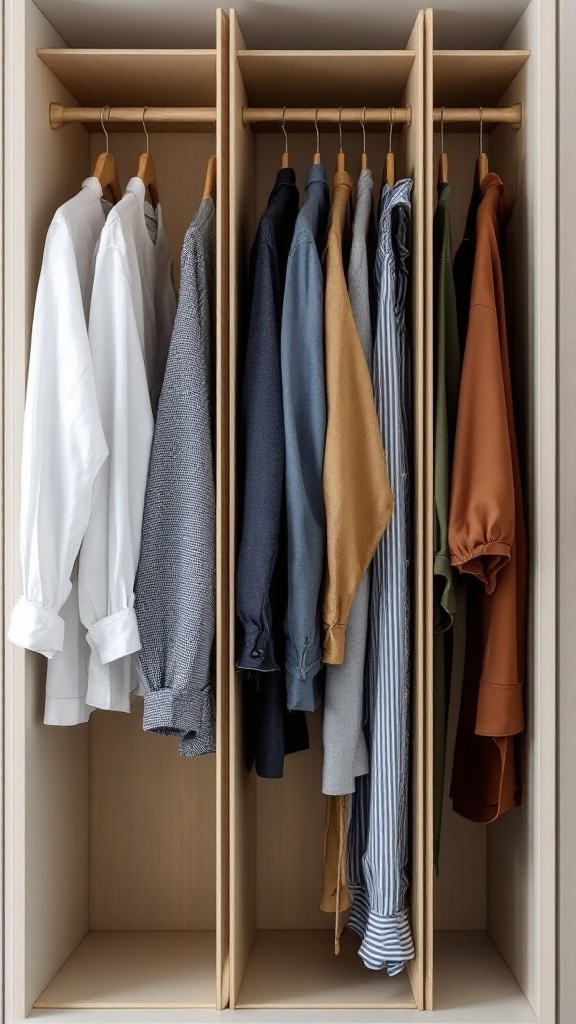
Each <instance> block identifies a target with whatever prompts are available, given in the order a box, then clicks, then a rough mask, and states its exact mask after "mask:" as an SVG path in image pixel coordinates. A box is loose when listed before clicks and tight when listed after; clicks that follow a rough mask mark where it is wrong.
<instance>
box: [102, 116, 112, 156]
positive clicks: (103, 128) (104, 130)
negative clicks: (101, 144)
mask: <svg viewBox="0 0 576 1024" xmlns="http://www.w3.org/2000/svg"><path fill="white" fill-rule="evenodd" d="M105 110H107V111H108V121H110V107H102V110H101V111H100V124H101V125H102V131H103V132H104V135H105V136H106V152H107V153H108V152H109V150H108V132H107V131H106V129H105V127H104V111H105Z"/></svg>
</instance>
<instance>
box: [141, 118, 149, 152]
mask: <svg viewBox="0 0 576 1024" xmlns="http://www.w3.org/2000/svg"><path fill="white" fill-rule="evenodd" d="M147 110H148V107H144V110H143V111H142V127H143V129H144V134H145V135H146V152H147V153H149V152H150V136H149V135H148V129H147V127H146V121H145V117H146V111H147Z"/></svg>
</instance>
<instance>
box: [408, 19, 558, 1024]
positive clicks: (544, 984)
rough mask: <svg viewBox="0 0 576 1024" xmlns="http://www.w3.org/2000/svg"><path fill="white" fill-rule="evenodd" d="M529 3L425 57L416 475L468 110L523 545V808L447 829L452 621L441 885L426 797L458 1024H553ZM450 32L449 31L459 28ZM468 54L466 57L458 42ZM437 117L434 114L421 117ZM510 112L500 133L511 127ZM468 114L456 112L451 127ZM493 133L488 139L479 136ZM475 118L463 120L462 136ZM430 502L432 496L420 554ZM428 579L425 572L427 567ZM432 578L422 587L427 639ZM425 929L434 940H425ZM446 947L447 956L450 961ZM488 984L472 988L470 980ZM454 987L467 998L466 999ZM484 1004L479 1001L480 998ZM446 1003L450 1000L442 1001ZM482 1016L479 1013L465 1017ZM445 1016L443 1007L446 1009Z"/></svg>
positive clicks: (545, 147)
mask: <svg viewBox="0 0 576 1024" xmlns="http://www.w3.org/2000/svg"><path fill="white" fill-rule="evenodd" d="M552 6H553V5H551V4H548V3H546V0H541V2H539V0H532V3H530V4H529V5H528V6H527V8H526V10H525V12H524V14H523V15H522V17H521V18H520V20H519V22H518V23H517V25H516V27H515V29H514V31H513V32H512V34H511V35H510V37H509V38H508V39H507V40H506V41H505V43H504V44H503V49H502V50H489V51H488V50H487V51H480V50H452V51H451V50H440V49H434V40H433V35H432V33H433V13H432V12H431V11H428V12H427V20H426V35H427V108H426V118H427V128H426V152H427V215H426V223H427V256H426V266H427V272H426V281H427V297H426V309H427V315H426V322H427V334H426V351H427V356H428V358H427V373H426V377H427V385H426V391H427V424H426V427H427V430H426V436H427V463H428V465H429V466H431V465H432V464H433V448H432V444H433V420H432V410H433V377H432V370H433V367H432V351H433V348H432V345H433V334H432V331H433V294H432V280H433V273H432V248H431V247H432V218H433V213H434V209H435V207H436V182H437V175H438V158H439V154H440V124H439V117H440V108H441V107H445V108H446V111H445V122H446V120H447V116H448V111H449V108H475V110H472V111H471V112H470V113H469V115H468V119H467V118H466V115H465V114H464V116H463V119H462V123H459V124H452V123H445V126H444V151H445V152H446V153H447V157H448V166H449V181H450V183H451V185H452V191H451V194H450V197H449V205H450V211H451V220H452V244H453V254H454V253H455V252H456V249H457V247H458V246H459V244H460V242H461V240H462V237H463V233H464V223H465V218H466V212H467V209H468V203H469V201H470V196H471V193H472V185H473V179H474V168H475V163H476V158H477V155H478V152H479V145H480V139H479V131H480V125H479V111H478V107H479V106H482V107H483V108H485V109H484V112H483V136H484V151H485V152H486V153H487V155H488V163H489V170H490V171H494V172H496V173H497V174H499V175H500V177H501V178H502V180H503V183H504V189H505V194H506V196H507V197H508V198H509V199H510V200H511V201H512V212H511V219H510V222H509V225H508V228H507V230H506V232H505V234H504V239H505V246H504V252H503V260H502V262H503V271H504V282H505V289H506V306H507V319H508V337H509V348H510V357H511V367H512V383H513V389H514V402H515V416H516V430H517V437H518V445H519V449H520V462H521V470H522V477H523V498H524V504H525V516H526V521H527V532H528V551H529V563H528V564H529V574H528V621H527V638H528V646H527V671H526V686H525V703H526V721H527V727H526V733H525V737H524V743H523V747H524V750H523V761H524V764H523V768H522V777H523V790H524V792H523V804H522V807H521V808H519V809H514V810H512V811H510V812H508V813H507V814H505V815H504V816H503V818H502V819H501V820H500V821H498V822H496V823H494V824H491V825H487V826H482V825H477V824H473V823H471V822H468V821H466V820H464V819H463V818H461V817H459V816H458V815H456V814H455V813H454V812H453V810H452V805H451V801H450V799H449V796H448V791H449V785H450V776H451V770H452V754H453V746H454V738H455V730H456V721H457V715H458V710H459V699H460V694H459V693H458V692H455V691H454V687H455V686H456V681H457V680H458V679H460V678H461V672H460V665H461V659H462V655H463V638H464V630H465V623H464V614H463V609H462V605H461V604H460V606H459V610H460V614H459V615H458V614H457V616H456V633H455V644H456V659H455V672H454V675H453V693H452V699H451V709H450V724H449V742H448V753H447V762H446V786H445V802H444V816H443V826H442V838H441V847H440V859H439V875H438V877H437V878H434V882H433V877H434V875H433V869H432V824H431V823H432V788H431V785H430V788H429V789H428V821H429V823H430V824H429V830H428V836H427V855H428V871H427V875H426V877H427V880H429V885H428V886H427V929H428V948H429V949H430V950H432V947H433V949H434V956H433V959H432V956H431V958H430V962H429V965H428V966H429V970H428V979H427V1006H429V1007H430V1006H431V1005H432V984H433V979H434V998H433V1004H434V1008H435V1010H438V1011H442V1010H443V1009H444V1007H445V1006H447V1005H448V1004H447V1003H446V1002H445V1001H446V998H447V993H446V990H445V972H446V971H447V970H449V967H448V963H447V962H446V961H445V958H446V955H447V950H448V949H453V948H454V943H456V942H457V944H458V949H459V957H460V958H461V961H462V963H461V974H460V984H461V985H462V992H461V995H460V1004H461V1006H462V1008H463V1010H462V1013H463V1015H462V1018H461V1019H463V1020H464V1019H465V1020H472V1019H474V1020H475V1019H476V1017H474V1018H473V1017H472V1016H471V1015H470V1016H464V1008H465V1007H467V1008H468V1010H467V1012H469V1013H470V1014H471V1013H472V1006H473V1007H474V1010H475V1011H476V1012H477V1013H478V1015H479V1013H480V1012H482V1013H483V1014H484V1015H485V1016H482V1017H481V1018H480V1019H482V1020H484V1019H486V1020H490V1021H492V1020H494V1021H496V1020H498V1021H499V1022H507V1021H512V1020H514V1021H521V1022H522V1024H524V1022H528V1021H533V1020H539V1021H547V1022H548V1021H553V1020H554V1013H555V1010H554V952H553V936H554V928H555V925H554V876H555V868H554V817H553V814H554V693H553V690H554V687H553V685H552V678H553V673H554V669H553V666H554V663H555V625H554V614H555V613H554V600H555V598H554V557H553V555H552V554H551V552H552V551H553V550H554V520H555V512H554V460H555V454H554V453H555V438H554V422H555V392H554V388H555V384H554V374H555V369H554V360H555V356H554V338H555V311H554V304H555V298H554V292H555V280H554V278H555V272H554V262H555V255H554V254H555V238H554V220H555V201H554V185H553V182H554V177H555V166H554V165H555V157H554V147H555V141H554V124H555V115H554V109H555V106H554V104H555V100H554V12H553V10H552ZM455 17H457V16H456V15H455ZM470 43H472V44H473V43H474V40H473V39H470ZM516 104H521V127H516V128H515V127H513V126H512V125H511V124H510V123H501V121H500V117H499V115H498V114H497V111H494V112H493V111H491V110H490V109H489V108H514V107H515V105H516ZM433 108H434V111H435V114H433ZM517 112H518V111H517V109H516V110H514V109H512V110H511V112H510V117H511V118H512V117H514V116H516V114H517ZM462 113H464V112H462ZM492 117H494V118H495V119H498V120H497V123H490V121H491V118H492ZM470 118H475V120H473V121H472V120H470ZM432 501H433V495H432V490H431V489H430V490H429V491H428V513H429V514H428V515H427V523H428V527H429V532H428V539H427V543H428V544H429V545H430V547H429V550H432V549H431V543H432V539H431V532H430V531H431V529H432V515H433V505H432ZM428 564H429V565H430V566H431V564H432V562H431V559H430V558H429V559H428ZM431 602H432V578H431V575H430V577H429V579H428V587H427V609H428V615H427V621H428V623H429V624H430V629H431V622H432V619H431ZM431 651H432V636H431V633H430V634H429V646H428V655H429V657H428V658H427V678H428V680H429V685H428V688H427V693H428V695H429V701H430V704H429V709H428V710H429V714H428V715H427V749H428V751H429V752H430V757H429V758H428V773H429V777H430V783H431V779H432V760H431V750H432V731H431V730H432V717H431V712H432V707H431V700H432V696H431V695H432V689H431V679H432V662H431ZM433 929H435V930H436V935H435V937H433V935H432V932H433ZM447 944H448V945H447ZM481 975H482V976H483V977H484V981H483V984H482V986H478V995H479V996H480V998H479V1000H478V996H474V995H473V992H474V988H475V987H476V986H477V985H478V979H479V978H480V976H481ZM464 979H466V983H464ZM481 990H483V991H481ZM449 998H450V999H451V998H452V996H450V997H449ZM477 1000H478V1001H477ZM450 1005H453V1004H452V1003H451V1004H450Z"/></svg>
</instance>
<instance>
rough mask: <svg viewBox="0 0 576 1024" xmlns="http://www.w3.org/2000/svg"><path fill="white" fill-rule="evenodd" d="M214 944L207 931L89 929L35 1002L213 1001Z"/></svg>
mask: <svg viewBox="0 0 576 1024" xmlns="http://www.w3.org/2000/svg"><path fill="white" fill-rule="evenodd" d="M215 950H216V941H215V935H214V932H212V931H206V932H106V931H93V932H89V933H88V935H87V936H86V937H85V939H83V941H82V942H81V943H80V945H79V946H78V947H77V949H75V950H74V952H73V953H72V956H71V957H70V958H69V959H68V960H67V961H66V963H65V964H64V966H63V967H62V969H61V970H60V971H59V972H58V974H57V975H56V977H55V978H54V979H53V980H52V981H51V982H50V984H49V985H48V987H47V988H46V989H45V990H44V992H43V993H42V995H41V996H40V997H39V998H38V999H37V1000H36V1003H35V1006H36V1007H39V1008H54V1009H57V1008H66V1009H72V1008H75V1007H77V1008H86V1009H105V1008H109V1009H115V1008H118V1009H129V1008H131V1007H135V1008H151V1009H153V1008H155V1007H164V1008H168V1007H171V1008H173V1009H177V1008H178V1007H186V1006H214V1005H215V988H214V974H215V966H216V965H215V959H216V954H215Z"/></svg>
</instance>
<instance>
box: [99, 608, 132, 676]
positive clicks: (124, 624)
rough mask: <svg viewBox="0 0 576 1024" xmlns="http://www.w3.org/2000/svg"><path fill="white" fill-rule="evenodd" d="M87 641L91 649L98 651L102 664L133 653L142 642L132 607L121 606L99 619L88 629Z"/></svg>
mask: <svg viewBox="0 0 576 1024" xmlns="http://www.w3.org/2000/svg"><path fill="white" fill-rule="evenodd" d="M88 643H89V644H90V647H91V648H92V650H95V651H97V652H98V656H99V658H100V661H101V662H102V664H103V665H108V664H109V662H111V661H117V659H118V658H123V657H125V655H127V654H135V653H136V651H139V650H140V649H141V647H142V644H141V643H140V634H139V632H138V622H137V620H136V612H135V611H134V609H133V608H123V609H122V611H120V612H115V613H114V615H108V616H106V618H104V619H99V620H98V622H95V623H94V625H93V626H91V627H90V629H89V630H88Z"/></svg>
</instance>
